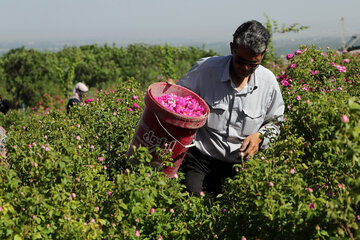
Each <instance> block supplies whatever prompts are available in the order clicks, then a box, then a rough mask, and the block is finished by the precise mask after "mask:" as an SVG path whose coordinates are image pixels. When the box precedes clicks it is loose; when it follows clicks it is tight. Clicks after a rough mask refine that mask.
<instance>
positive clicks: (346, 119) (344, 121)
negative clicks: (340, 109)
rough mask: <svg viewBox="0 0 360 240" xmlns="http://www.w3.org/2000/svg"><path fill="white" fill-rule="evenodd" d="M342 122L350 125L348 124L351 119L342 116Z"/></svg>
mask: <svg viewBox="0 0 360 240" xmlns="http://www.w3.org/2000/svg"><path fill="white" fill-rule="evenodd" d="M341 121H342V122H343V123H348V122H349V121H350V119H349V117H348V116H346V115H342V116H341Z"/></svg>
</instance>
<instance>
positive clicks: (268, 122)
mask: <svg viewBox="0 0 360 240" xmlns="http://www.w3.org/2000/svg"><path fill="white" fill-rule="evenodd" d="M284 108H285V107H284V101H283V98H282V95H281V91H280V88H279V86H278V85H276V86H275V88H274V91H273V92H272V94H271V97H270V100H269V103H268V107H267V112H266V116H265V119H264V124H263V125H262V126H261V128H260V129H259V132H260V133H261V135H262V136H263V142H262V145H261V149H266V148H268V147H269V146H270V144H271V143H272V142H274V141H275V139H276V138H277V137H278V136H279V135H280V125H281V122H283V121H284Z"/></svg>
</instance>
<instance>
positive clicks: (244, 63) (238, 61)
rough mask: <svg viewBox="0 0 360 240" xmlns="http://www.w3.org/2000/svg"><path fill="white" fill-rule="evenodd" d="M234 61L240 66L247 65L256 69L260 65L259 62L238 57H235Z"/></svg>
mask: <svg viewBox="0 0 360 240" xmlns="http://www.w3.org/2000/svg"><path fill="white" fill-rule="evenodd" d="M235 62H236V63H237V64H240V65H242V66H248V67H249V68H251V69H256V68H257V67H258V66H259V65H260V63H252V62H247V61H245V60H244V59H242V58H240V57H236V59H235Z"/></svg>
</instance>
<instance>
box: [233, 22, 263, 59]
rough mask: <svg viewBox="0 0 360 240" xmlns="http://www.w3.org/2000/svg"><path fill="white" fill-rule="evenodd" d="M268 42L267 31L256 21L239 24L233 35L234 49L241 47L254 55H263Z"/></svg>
mask: <svg viewBox="0 0 360 240" xmlns="http://www.w3.org/2000/svg"><path fill="white" fill-rule="evenodd" d="M269 41H270V33H269V31H268V30H267V29H266V28H265V27H264V26H263V25H262V24H261V23H260V22H258V21H256V20H252V21H248V22H245V23H243V24H241V25H240V27H238V28H237V29H236V31H235V33H234V34H233V46H234V48H235V49H236V48H238V47H239V46H241V47H244V48H246V49H248V50H250V51H251V52H253V53H255V54H264V53H265V51H266V48H267V45H268V44H269Z"/></svg>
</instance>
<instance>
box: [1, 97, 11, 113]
mask: <svg viewBox="0 0 360 240" xmlns="http://www.w3.org/2000/svg"><path fill="white" fill-rule="evenodd" d="M9 109H10V102H9V101H8V100H6V99H4V100H2V101H0V112H2V113H3V114H6V113H7V112H8V111H9Z"/></svg>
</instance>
